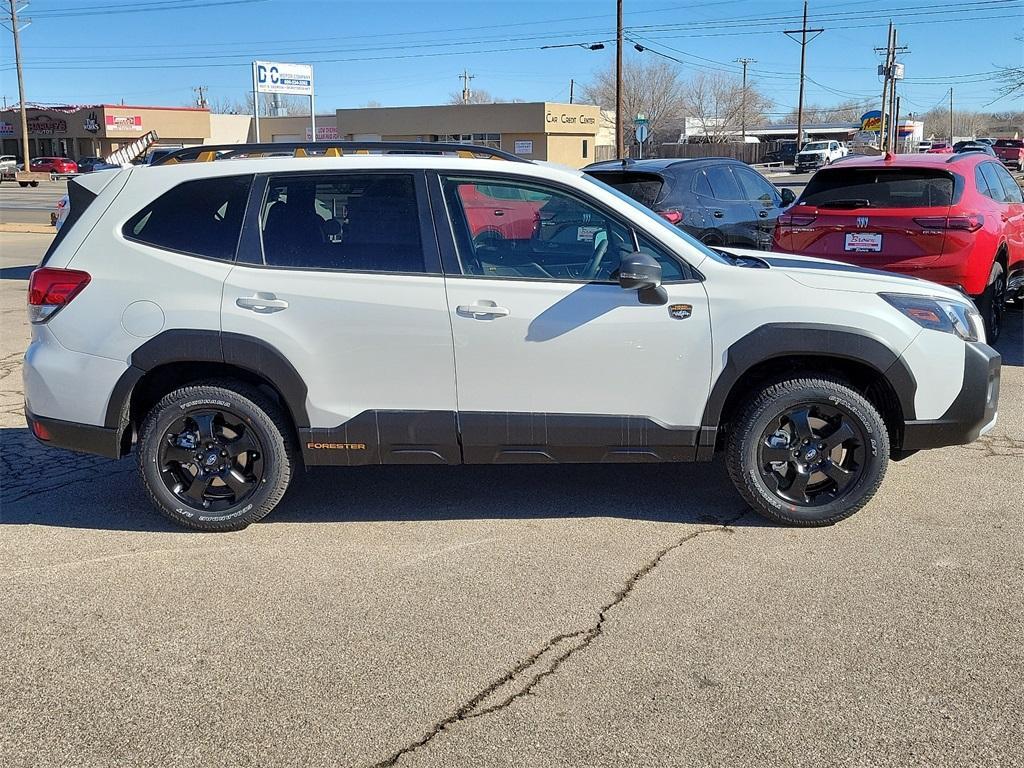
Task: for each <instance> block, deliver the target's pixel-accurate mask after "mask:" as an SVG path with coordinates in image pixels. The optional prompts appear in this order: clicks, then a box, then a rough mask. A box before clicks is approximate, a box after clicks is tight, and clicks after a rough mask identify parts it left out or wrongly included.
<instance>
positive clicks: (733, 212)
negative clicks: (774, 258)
mask: <svg viewBox="0 0 1024 768" xmlns="http://www.w3.org/2000/svg"><path fill="white" fill-rule="evenodd" d="M583 170H584V172H585V173H587V174H589V175H590V176H593V177H594V178H596V179H598V180H600V181H603V182H604V183H605V184H609V185H611V186H613V187H615V188H616V189H618V190H620V191H621V192H624V193H625V194H627V195H629V196H630V197H632V198H633V199H634V200H636V201H638V202H640V203H643V204H644V205H646V206H647V207H648V208H650V209H652V210H653V211H655V212H656V213H657V214H658V215H660V216H661V217H663V218H664V219H665V220H666V221H668V222H670V223H672V224H674V225H675V226H677V227H679V228H680V229H682V230H685V231H686V232H688V233H689V234H691V235H693V236H694V237H695V238H697V239H698V240H700V241H701V242H702V243H705V244H707V245H731V246H735V247H738V248H760V249H763V250H769V249H770V248H771V245H772V233H773V232H774V230H775V221H776V219H778V218H779V214H781V213H782V212H783V210H785V209H786V208H787V207H788V206H789V205H791V204H792V203H793V200H794V199H795V195H794V194H793V192H792V190H789V189H779V188H778V187H776V186H775V185H774V184H772V183H771V182H770V181H768V179H766V178H765V177H764V176H762V175H761V174H760V173H758V172H757V171H755V170H754V169H753V168H751V167H750V166H748V165H747V164H745V163H742V162H740V161H739V160H731V159H729V158H724V157H710V158H699V159H676V158H664V159H656V160H635V161H634V160H626V161H622V160H612V161H608V162H603V163H594V164H592V165H588V166H587V167H586V168H584V169H583Z"/></svg>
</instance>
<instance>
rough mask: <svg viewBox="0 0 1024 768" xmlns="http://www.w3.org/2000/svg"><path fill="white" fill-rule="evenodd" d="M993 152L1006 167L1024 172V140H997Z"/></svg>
mask: <svg viewBox="0 0 1024 768" xmlns="http://www.w3.org/2000/svg"><path fill="white" fill-rule="evenodd" d="M992 150H993V151H994V152H995V153H996V157H998V158H999V159H1000V160H1002V161H1003V162H1004V163H1005V164H1006V165H1008V166H1010V167H1011V168H1016V169H1017V170H1018V171H1024V139H997V140H996V143H995V144H993V145H992Z"/></svg>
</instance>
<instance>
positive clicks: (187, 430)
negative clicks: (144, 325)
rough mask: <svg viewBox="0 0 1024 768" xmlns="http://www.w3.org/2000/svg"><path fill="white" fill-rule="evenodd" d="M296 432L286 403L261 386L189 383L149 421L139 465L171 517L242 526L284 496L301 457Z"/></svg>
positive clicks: (194, 524)
mask: <svg viewBox="0 0 1024 768" xmlns="http://www.w3.org/2000/svg"><path fill="white" fill-rule="evenodd" d="M211 414H212V415H211ZM218 414H219V416H218ZM291 435H292V432H291V430H290V429H289V426H288V424H287V422H286V420H285V418H284V416H283V415H282V413H281V411H280V409H279V408H278V407H277V406H276V405H275V403H274V402H273V401H272V400H271V399H270V398H269V397H267V396H266V395H265V394H263V393H262V392H260V391H259V390H258V389H256V388H254V387H251V386H248V385H246V384H243V383H241V382H234V381H212V382H209V383H207V384H199V385H195V386H189V387H183V388H181V389H177V390H175V391H173V392H171V393H169V394H168V395H166V396H165V397H164V398H163V399H162V400H161V401H160V402H159V403H157V404H156V405H155V406H153V408H152V409H151V410H150V412H149V413H148V414H147V416H146V418H145V420H144V421H143V424H142V429H141V430H140V432H139V449H138V463H139V471H140V472H141V474H142V480H143V484H144V485H145V486H146V490H147V491H148V492H149V496H150V499H152V501H153V504H154V505H155V506H156V508H157V509H158V510H159V511H160V513H161V514H163V515H164V516H165V517H168V518H170V519H171V520H173V521H174V522H176V523H178V524H179V525H183V526H186V527H188V528H195V529H198V530H201V531H235V530H239V529H241V528H245V527H246V526H248V525H249V524H250V523H254V522H256V521H257V520H260V519H262V518H264V517H266V515H268V514H269V513H270V512H271V510H273V509H274V507H275V506H277V504H278V502H280V501H281V498H282V497H283V496H284V494H285V491H286V490H287V489H288V483H289V481H290V480H291V475H292V467H293V466H294V464H295V459H294V457H295V446H294V443H293V440H292V437H291ZM206 465H209V466H210V467H211V470H210V471H209V472H205V471H204V470H203V469H202V467H203V466H206ZM197 484H198V485H197ZM194 485H195V486H196V487H195V488H193V486H194ZM197 496H198V497H199V498H197Z"/></svg>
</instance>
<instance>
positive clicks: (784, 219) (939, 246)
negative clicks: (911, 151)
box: [774, 152, 1024, 342]
mask: <svg viewBox="0 0 1024 768" xmlns="http://www.w3.org/2000/svg"><path fill="white" fill-rule="evenodd" d="M774 247H775V249H776V250H779V251H785V252H788V253H798V254H802V255H806V256H817V257H822V258H826V259H836V260H838V261H846V262H850V263H852V264H857V265H860V266H865V267H872V268H875V269H885V270H890V271H892V272H902V273H905V274H908V275H912V276H914V277H920V278H924V279H925V280H932V281H934V282H936V283H942V284H943V285H949V286H953V287H955V288H958V289H960V290H961V291H963V292H964V293H967V294H969V295H970V296H971V297H972V298H974V300H975V302H976V303H977V305H978V309H979V311H980V312H981V313H982V316H983V317H984V318H985V328H986V333H987V336H988V340H989V342H992V341H995V339H996V338H997V337H998V336H999V330H1000V325H1001V323H1002V312H1003V303H1004V301H1005V299H1006V297H1007V293H1008V292H1010V293H1011V294H1017V300H1018V303H1019V302H1020V299H1021V296H1020V294H1021V292H1022V291H1024V195H1022V193H1021V188H1020V186H1019V185H1018V184H1017V182H1016V181H1014V179H1013V177H1012V176H1011V175H1010V174H1009V173H1008V172H1007V170H1006V169H1005V168H1004V167H1003V166H1002V164H1001V163H1000V162H999V161H998V160H997V159H996V158H994V157H992V156H990V155H986V154H982V153H980V152H967V153H963V154H956V155H950V156H945V155H927V154H925V155H887V156H885V157H857V158H848V159H845V160H843V161H841V162H839V163H836V164H834V165H832V166H829V167H828V168H823V169H821V170H820V171H818V172H817V173H816V174H814V176H813V177H812V178H811V180H810V181H809V182H808V183H807V187H806V188H805V189H804V192H803V194H802V195H801V196H800V199H798V200H797V201H796V203H795V204H794V205H793V206H792V207H791V208H790V209H789V210H788V211H786V213H785V214H783V215H782V216H781V217H780V218H779V222H778V226H777V227H776V229H775V236H774Z"/></svg>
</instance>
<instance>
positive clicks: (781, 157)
mask: <svg viewBox="0 0 1024 768" xmlns="http://www.w3.org/2000/svg"><path fill="white" fill-rule="evenodd" d="M764 159H765V162H767V163H782V164H783V165H793V164H794V163H795V162H796V140H790V139H783V140H782V141H780V142H779V146H778V149H773V150H772V151H771V152H768V153H767V154H766V155H765V157H764Z"/></svg>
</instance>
